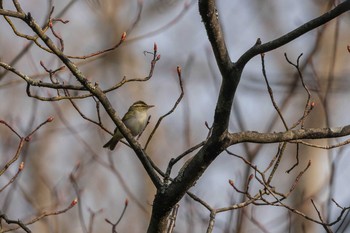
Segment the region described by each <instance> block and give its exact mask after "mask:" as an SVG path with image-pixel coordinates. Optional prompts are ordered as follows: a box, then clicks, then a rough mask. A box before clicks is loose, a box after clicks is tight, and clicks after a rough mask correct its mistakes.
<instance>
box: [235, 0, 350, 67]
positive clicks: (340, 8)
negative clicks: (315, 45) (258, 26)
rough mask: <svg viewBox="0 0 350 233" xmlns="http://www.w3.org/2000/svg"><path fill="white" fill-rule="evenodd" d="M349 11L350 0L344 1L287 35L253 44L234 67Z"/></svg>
mask: <svg viewBox="0 0 350 233" xmlns="http://www.w3.org/2000/svg"><path fill="white" fill-rule="evenodd" d="M349 10H350V0H346V1H344V2H342V3H340V4H339V5H337V6H336V7H335V8H334V9H333V10H330V11H328V12H326V13H324V14H323V15H321V16H319V17H317V18H315V19H313V20H311V21H308V22H306V23H305V24H303V25H301V26H300V27H298V28H296V29H294V30H293V31H291V32H288V33H287V34H285V35H283V36H281V37H279V38H277V39H275V40H272V41H269V42H267V43H264V44H260V45H259V44H255V45H254V46H253V47H251V48H250V49H249V50H248V51H246V52H245V53H244V54H243V55H242V56H241V57H240V58H239V59H238V61H237V62H236V65H237V66H238V67H244V66H245V65H246V64H247V62H248V61H249V60H250V59H252V58H253V57H254V56H256V55H258V54H260V53H266V52H268V51H271V50H274V49H277V48H279V47H281V46H283V45H285V44H287V43H289V42H291V41H292V40H295V39H296V38H298V37H300V36H302V35H304V34H305V33H307V32H309V31H311V30H313V29H315V28H317V27H319V26H321V25H323V24H325V23H328V22H329V21H331V20H332V19H334V18H336V17H338V16H339V15H341V14H343V13H345V12H347V11H349Z"/></svg>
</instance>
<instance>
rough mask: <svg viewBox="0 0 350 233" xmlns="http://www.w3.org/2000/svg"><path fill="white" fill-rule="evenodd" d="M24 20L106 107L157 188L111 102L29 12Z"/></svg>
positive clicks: (153, 175)
mask: <svg viewBox="0 0 350 233" xmlns="http://www.w3.org/2000/svg"><path fill="white" fill-rule="evenodd" d="M24 21H25V22H26V23H27V25H28V26H29V27H30V28H31V29H32V30H33V31H34V32H35V33H36V34H37V35H38V36H39V37H40V39H41V40H42V41H43V42H44V43H45V44H46V46H47V47H48V48H50V49H51V50H52V52H53V53H54V54H56V56H57V57H58V58H59V59H60V60H61V61H62V62H63V63H64V64H65V65H66V66H67V68H68V69H69V70H70V71H71V72H72V74H73V75H74V76H75V78H76V79H77V80H78V81H79V82H80V83H81V84H82V85H83V86H84V87H85V88H86V90H87V91H89V92H90V93H91V94H93V95H94V96H96V98H97V99H98V100H99V101H100V102H101V104H102V106H103V107H104V108H105V109H106V112H107V114H108V115H109V116H110V117H111V119H112V120H113V122H114V123H115V124H116V126H117V127H118V129H119V130H120V132H121V133H122V134H123V136H124V137H125V139H126V140H127V141H128V143H129V144H130V146H131V148H132V149H133V150H134V152H135V154H136V155H137V157H138V158H139V160H140V161H141V163H142V165H143V166H144V168H145V170H146V172H147V173H148V175H149V177H150V179H151V180H152V182H153V184H154V185H155V186H156V187H157V188H158V187H160V186H161V183H162V182H161V180H160V178H159V177H158V175H157V173H156V172H155V170H154V169H153V167H152V165H151V163H150V161H149V160H148V159H147V154H146V153H145V151H144V150H143V149H142V147H141V145H140V144H139V143H138V142H137V141H136V139H134V137H133V136H132V135H131V132H130V130H129V129H128V128H127V127H126V126H125V125H124V124H123V122H122V121H121V119H120V117H118V114H117V112H116V111H115V110H114V109H113V107H112V105H111V103H110V102H109V100H108V99H107V96H106V94H105V93H103V90H101V88H100V87H99V86H98V85H97V84H92V83H91V82H90V81H88V79H87V78H86V77H85V76H84V74H83V73H82V72H81V71H80V70H79V68H78V67H77V66H76V65H75V64H74V63H73V62H72V61H71V60H70V59H69V58H68V57H67V56H66V55H65V54H63V52H62V51H61V50H60V49H59V48H57V47H56V45H55V44H54V42H53V41H52V40H51V39H50V37H48V36H47V35H46V34H45V32H44V31H43V30H42V29H41V27H40V26H39V25H38V24H37V23H36V22H35V20H34V19H33V17H32V16H31V14H30V13H28V14H27V15H26V16H25V19H24Z"/></svg>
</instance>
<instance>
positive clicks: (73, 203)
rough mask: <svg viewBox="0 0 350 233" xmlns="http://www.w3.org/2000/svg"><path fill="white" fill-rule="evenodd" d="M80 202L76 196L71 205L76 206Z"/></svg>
mask: <svg viewBox="0 0 350 233" xmlns="http://www.w3.org/2000/svg"><path fill="white" fill-rule="evenodd" d="M77 203H78V198H75V199H74V200H73V201H72V202H71V203H70V206H75V205H76V204H77Z"/></svg>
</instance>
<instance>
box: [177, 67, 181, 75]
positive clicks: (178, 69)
mask: <svg viewBox="0 0 350 233" xmlns="http://www.w3.org/2000/svg"><path fill="white" fill-rule="evenodd" d="M176 71H177V75H179V76H180V75H181V67H180V66H177V67H176Z"/></svg>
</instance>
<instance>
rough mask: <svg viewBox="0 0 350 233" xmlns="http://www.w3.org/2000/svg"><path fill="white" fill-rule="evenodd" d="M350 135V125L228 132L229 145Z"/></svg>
mask: <svg viewBox="0 0 350 233" xmlns="http://www.w3.org/2000/svg"><path fill="white" fill-rule="evenodd" d="M348 135H350V125H346V126H344V127H334V128H309V129H297V130H289V131H285V132H277V133H259V132H256V131H245V132H240V133H231V134H227V139H228V143H229V145H234V144H237V143H242V142H254V143H278V142H288V141H293V140H300V139H324V138H337V137H344V136H348Z"/></svg>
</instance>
